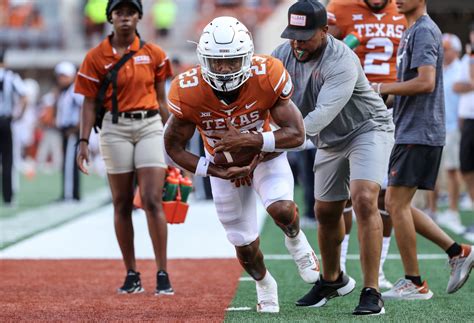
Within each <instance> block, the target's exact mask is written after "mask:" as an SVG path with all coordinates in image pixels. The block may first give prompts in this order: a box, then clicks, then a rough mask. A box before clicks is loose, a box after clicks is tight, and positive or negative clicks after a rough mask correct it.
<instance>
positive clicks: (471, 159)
mask: <svg viewBox="0 0 474 323" xmlns="http://www.w3.org/2000/svg"><path fill="white" fill-rule="evenodd" d="M469 38H470V42H471V45H470V52H469V53H467V54H466V55H465V56H464V57H463V59H462V67H461V72H460V74H459V78H458V82H456V83H455V84H454V87H453V89H454V91H455V92H456V93H459V94H460V99H459V118H460V120H461V124H462V126H461V149H460V160H461V163H460V164H461V173H462V176H463V179H464V181H465V182H466V188H467V190H468V192H469V195H470V197H471V200H474V75H473V74H474V73H473V71H474V23H472V24H471V26H470V34H469ZM465 237H466V239H468V240H470V241H474V225H472V226H471V227H469V228H468V229H467V230H466V234H465Z"/></svg>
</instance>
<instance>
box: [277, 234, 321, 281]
mask: <svg viewBox="0 0 474 323" xmlns="http://www.w3.org/2000/svg"><path fill="white" fill-rule="evenodd" d="M285 246H286V248H287V249H288V252H289V253H290V255H291V256H292V257H293V260H294V261H295V263H296V266H297V267H298V272H299V274H300V276H301V278H303V280H304V281H305V282H306V283H308V284H314V283H315V282H316V281H318V279H319V260H318V257H316V254H315V253H314V251H313V248H311V245H310V244H309V242H308V239H306V236H305V234H304V232H303V231H302V230H300V232H299V233H298V235H297V236H296V237H295V238H288V237H287V236H285Z"/></svg>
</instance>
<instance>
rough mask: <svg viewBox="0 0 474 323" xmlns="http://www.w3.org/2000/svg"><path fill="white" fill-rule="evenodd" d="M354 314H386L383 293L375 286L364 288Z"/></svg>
mask: <svg viewBox="0 0 474 323" xmlns="http://www.w3.org/2000/svg"><path fill="white" fill-rule="evenodd" d="M352 314H354V315H380V314H385V308H384V307H383V300H382V295H381V294H380V293H379V292H377V290H376V289H374V288H369V287H366V288H364V289H362V292H361V293H360V298H359V305H357V307H356V308H355V310H354V312H352Z"/></svg>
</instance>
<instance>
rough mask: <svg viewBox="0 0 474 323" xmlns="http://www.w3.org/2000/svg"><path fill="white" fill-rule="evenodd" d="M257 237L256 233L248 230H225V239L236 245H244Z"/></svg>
mask: <svg viewBox="0 0 474 323" xmlns="http://www.w3.org/2000/svg"><path fill="white" fill-rule="evenodd" d="M257 238H258V233H253V234H252V233H249V232H237V231H232V232H227V240H229V242H230V243H232V244H233V245H234V246H236V247H244V246H247V245H249V244H251V243H252V242H254V241H255V240H256V239H257Z"/></svg>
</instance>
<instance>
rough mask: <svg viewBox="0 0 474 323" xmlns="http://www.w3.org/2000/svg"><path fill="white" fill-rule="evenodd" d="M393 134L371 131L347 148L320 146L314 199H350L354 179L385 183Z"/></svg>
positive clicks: (317, 155)
mask: <svg viewBox="0 0 474 323" xmlns="http://www.w3.org/2000/svg"><path fill="white" fill-rule="evenodd" d="M393 136H394V134H393V132H382V131H370V132H366V133H364V134H361V135H359V136H357V137H355V138H354V139H352V140H351V142H349V143H348V144H347V145H346V146H344V147H343V148H339V147H337V148H336V147H334V148H326V149H318V150H317V151H316V157H315V160H314V198H315V199H316V200H318V201H325V202H333V201H342V200H347V199H348V198H349V197H350V193H349V185H350V181H353V180H358V179H362V180H368V181H372V182H376V183H377V184H379V185H382V184H383V182H384V178H385V177H386V175H387V170H388V161H389V157H390V151H391V150H392V147H393V143H394V137H393Z"/></svg>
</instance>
